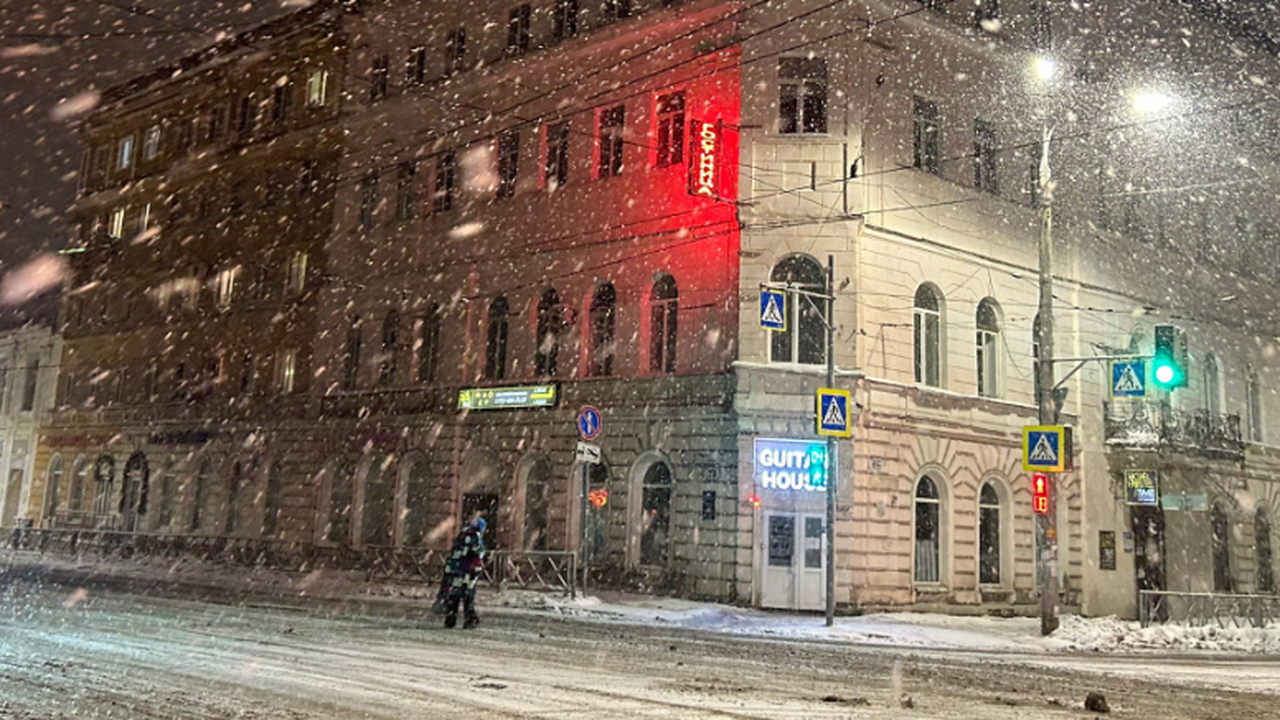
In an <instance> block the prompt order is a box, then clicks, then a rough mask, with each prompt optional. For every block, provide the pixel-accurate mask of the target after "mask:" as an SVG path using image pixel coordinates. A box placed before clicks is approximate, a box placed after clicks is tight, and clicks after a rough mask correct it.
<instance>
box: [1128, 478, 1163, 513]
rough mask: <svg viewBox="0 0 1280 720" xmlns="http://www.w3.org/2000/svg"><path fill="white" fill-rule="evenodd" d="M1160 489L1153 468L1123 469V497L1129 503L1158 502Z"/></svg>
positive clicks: (1153, 503) (1155, 503)
mask: <svg viewBox="0 0 1280 720" xmlns="http://www.w3.org/2000/svg"><path fill="white" fill-rule="evenodd" d="M1159 496H1160V490H1159V485H1158V484H1157V477H1156V471H1155V470H1125V471H1124V499H1125V502H1126V503H1128V504H1129V505H1151V506H1153V507H1154V506H1156V505H1159V504H1160V500H1159Z"/></svg>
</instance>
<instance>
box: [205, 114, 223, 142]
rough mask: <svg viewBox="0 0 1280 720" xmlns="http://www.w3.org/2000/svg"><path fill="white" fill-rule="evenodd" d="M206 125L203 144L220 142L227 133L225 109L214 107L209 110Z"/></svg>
mask: <svg viewBox="0 0 1280 720" xmlns="http://www.w3.org/2000/svg"><path fill="white" fill-rule="evenodd" d="M208 123H209V124H208V126H206V128H205V131H206V134H205V137H204V139H205V142H206V143H209V144H213V143H216V142H219V141H220V140H222V138H223V137H224V136H225V135H226V132H227V109H226V108H225V107H216V108H214V109H212V110H210V111H209V119H208Z"/></svg>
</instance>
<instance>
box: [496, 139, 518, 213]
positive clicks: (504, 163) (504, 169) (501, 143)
mask: <svg viewBox="0 0 1280 720" xmlns="http://www.w3.org/2000/svg"><path fill="white" fill-rule="evenodd" d="M496 143H497V155H498V187H497V189H496V190H495V191H494V194H495V196H496V197H499V198H512V197H515V195H516V187H517V185H518V183H519V181H520V130H519V128H516V129H512V130H508V131H506V132H504V133H501V134H500V135H498V139H497V141H496Z"/></svg>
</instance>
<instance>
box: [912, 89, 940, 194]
mask: <svg viewBox="0 0 1280 720" xmlns="http://www.w3.org/2000/svg"><path fill="white" fill-rule="evenodd" d="M912 117H913V120H912V140H911V147H912V159H911V164H912V166H914V167H916V168H919V169H920V170H923V171H925V172H927V173H932V174H934V175H937V174H938V106H937V104H936V103H933V102H930V101H928V100H925V99H924V98H922V97H920V96H918V95H917V96H916V98H915V110H914V112H913V113H912Z"/></svg>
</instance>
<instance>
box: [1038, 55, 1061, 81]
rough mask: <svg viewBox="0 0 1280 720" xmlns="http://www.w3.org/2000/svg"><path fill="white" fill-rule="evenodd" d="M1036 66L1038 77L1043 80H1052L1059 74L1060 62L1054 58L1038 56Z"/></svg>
mask: <svg viewBox="0 0 1280 720" xmlns="http://www.w3.org/2000/svg"><path fill="white" fill-rule="evenodd" d="M1034 67H1035V72H1036V77H1038V78H1040V79H1041V80H1052V79H1054V78H1055V77H1057V76H1058V64H1057V63H1055V62H1054V61H1053V58H1048V57H1038V58H1036V60H1035V64H1034Z"/></svg>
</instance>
